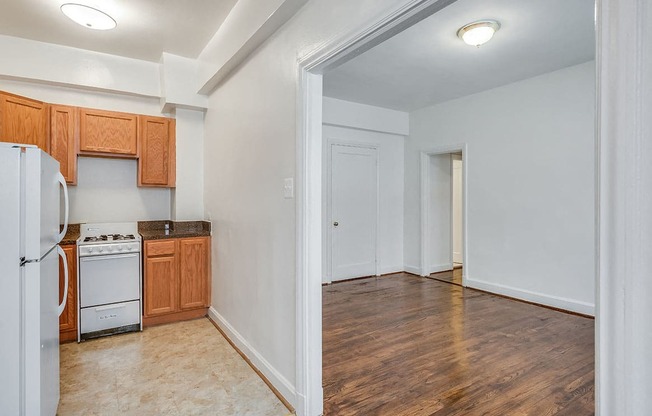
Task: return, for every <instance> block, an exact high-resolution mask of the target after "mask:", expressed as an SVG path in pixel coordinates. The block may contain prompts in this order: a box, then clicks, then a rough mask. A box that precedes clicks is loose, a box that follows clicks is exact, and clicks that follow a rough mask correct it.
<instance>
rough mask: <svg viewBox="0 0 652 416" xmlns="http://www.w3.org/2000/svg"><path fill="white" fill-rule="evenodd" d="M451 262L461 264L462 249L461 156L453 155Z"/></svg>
mask: <svg viewBox="0 0 652 416" xmlns="http://www.w3.org/2000/svg"><path fill="white" fill-rule="evenodd" d="M452 158H453V262H454V263H459V264H462V261H463V260H462V259H463V255H462V250H463V247H464V233H463V229H464V227H463V223H462V221H463V216H464V215H463V209H462V195H463V193H462V174H463V173H462V172H463V170H462V156H461V155H456V154H453V156H452Z"/></svg>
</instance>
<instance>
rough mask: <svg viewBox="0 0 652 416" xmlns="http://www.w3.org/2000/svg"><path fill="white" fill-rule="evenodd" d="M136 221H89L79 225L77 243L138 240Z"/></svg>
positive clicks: (115, 242) (110, 242) (114, 242)
mask: <svg viewBox="0 0 652 416" xmlns="http://www.w3.org/2000/svg"><path fill="white" fill-rule="evenodd" d="M140 240H141V238H140V235H139V234H138V224H137V223H135V222H134V223H89V224H82V225H81V227H80V237H79V240H78V244H80V245H87V244H117V243H129V242H140Z"/></svg>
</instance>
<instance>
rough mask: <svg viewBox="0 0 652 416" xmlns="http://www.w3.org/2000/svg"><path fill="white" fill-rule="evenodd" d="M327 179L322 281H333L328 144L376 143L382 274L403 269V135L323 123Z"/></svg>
mask: <svg viewBox="0 0 652 416" xmlns="http://www.w3.org/2000/svg"><path fill="white" fill-rule="evenodd" d="M323 139H324V150H323V155H324V163H323V165H322V166H323V167H324V178H323V181H322V184H323V185H322V193H323V208H322V213H323V214H324V215H323V220H324V221H323V224H324V225H323V234H322V240H323V242H324V245H323V246H322V249H323V276H324V278H323V281H324V282H330V280H331V279H330V275H329V274H328V271H329V270H330V268H329V264H328V258H329V257H328V245H327V238H326V236H327V233H328V230H330V229H331V226H330V222H329V221H328V218H329V215H328V212H329V209H330V207H329V206H328V202H327V201H328V198H327V195H328V193H327V192H328V186H327V184H328V178H327V177H326V172H327V170H326V166H327V163H329V161H328V160H327V155H328V146H329V145H330V144H331V143H333V142H336V143H349V144H361V145H365V144H366V145H373V146H376V147H377V149H378V167H379V171H380V174H379V194H378V197H379V200H380V211H379V218H380V228H379V229H378V245H379V255H380V256H379V259H378V260H379V266H380V273H381V274H387V273H395V272H400V271H402V270H403V148H404V140H405V137H404V136H398V135H394V134H387V133H380V132H373V131H364V130H359V129H352V128H346V127H336V126H324V128H323Z"/></svg>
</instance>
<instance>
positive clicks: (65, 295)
mask: <svg viewBox="0 0 652 416" xmlns="http://www.w3.org/2000/svg"><path fill="white" fill-rule="evenodd" d="M57 253H59V256H60V257H61V260H62V261H63V275H64V285H63V301H61V305H59V307H58V308H57V314H58V315H57V316H61V314H62V313H63V310H64V309H65V308H66V303H68V258H67V257H66V252H65V251H63V249H62V248H61V246H57Z"/></svg>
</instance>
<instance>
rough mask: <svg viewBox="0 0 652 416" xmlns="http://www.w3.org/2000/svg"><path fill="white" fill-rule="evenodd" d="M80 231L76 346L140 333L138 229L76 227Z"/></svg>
mask: <svg viewBox="0 0 652 416" xmlns="http://www.w3.org/2000/svg"><path fill="white" fill-rule="evenodd" d="M80 228H81V234H80V237H79V240H77V250H78V256H79V257H78V258H79V267H78V269H77V270H78V274H77V275H78V277H77V278H78V286H77V287H78V288H79V289H78V293H79V297H78V305H79V314H78V316H79V318H78V319H79V325H78V328H79V330H78V341H81V340H83V339H89V338H96V337H100V336H105V335H113V334H117V333H123V332H130V331H140V330H142V318H141V317H142V313H141V310H142V273H141V264H142V261H141V238H140V235H138V224H137V223H106V224H82V226H81V227H80Z"/></svg>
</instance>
